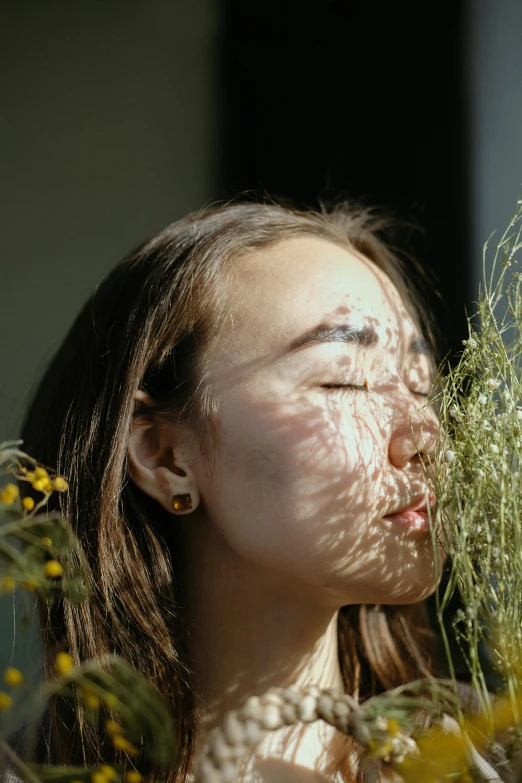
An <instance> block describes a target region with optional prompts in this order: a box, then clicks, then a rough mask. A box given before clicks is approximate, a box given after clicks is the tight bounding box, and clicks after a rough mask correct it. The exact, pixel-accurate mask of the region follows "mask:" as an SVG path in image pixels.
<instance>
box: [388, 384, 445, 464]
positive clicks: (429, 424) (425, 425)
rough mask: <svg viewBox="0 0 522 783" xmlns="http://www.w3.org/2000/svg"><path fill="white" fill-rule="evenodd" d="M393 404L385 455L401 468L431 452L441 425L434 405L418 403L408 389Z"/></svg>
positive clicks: (421, 459)
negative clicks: (390, 430) (390, 428)
mask: <svg viewBox="0 0 522 783" xmlns="http://www.w3.org/2000/svg"><path fill="white" fill-rule="evenodd" d="M396 404H397V411H396V415H395V416H394V418H393V429H392V433H391V437H390V443H389V447H388V456H389V460H390V462H391V464H392V465H393V466H394V467H396V468H399V469H403V468H405V467H406V466H407V465H408V463H410V462H412V461H414V460H417V461H419V460H420V461H423V458H424V459H426V458H427V457H429V456H431V455H432V454H433V452H434V450H435V445H436V443H437V438H438V434H439V429H440V425H439V420H438V418H437V414H436V413H435V411H434V410H433V408H431V407H430V406H428V405H423V404H422V403H419V400H418V399H416V398H414V397H413V395H412V394H411V392H407V393H406V394H404V395H401V398H400V399H398V400H397V401H396Z"/></svg>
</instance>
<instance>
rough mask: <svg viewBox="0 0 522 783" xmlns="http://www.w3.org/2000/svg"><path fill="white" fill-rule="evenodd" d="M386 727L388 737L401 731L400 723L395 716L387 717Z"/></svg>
mask: <svg viewBox="0 0 522 783" xmlns="http://www.w3.org/2000/svg"><path fill="white" fill-rule="evenodd" d="M386 728H387V731H388V734H389V735H390V737H398V736H399V734H400V733H401V724H400V723H399V721H398V720H397V719H396V718H389V719H388V726H387V727H386Z"/></svg>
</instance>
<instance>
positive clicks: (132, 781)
mask: <svg viewBox="0 0 522 783" xmlns="http://www.w3.org/2000/svg"><path fill="white" fill-rule="evenodd" d="M141 781H142V777H141V775H140V773H139V772H138V770H136V769H129V771H128V772H126V773H125V783H141Z"/></svg>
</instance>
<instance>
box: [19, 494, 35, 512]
mask: <svg viewBox="0 0 522 783" xmlns="http://www.w3.org/2000/svg"><path fill="white" fill-rule="evenodd" d="M22 506H23V507H24V508H25V510H26V511H32V510H33V508H34V500H33V499H32V498H30V497H29V495H28V496H27V497H26V498H24V499H23V500H22Z"/></svg>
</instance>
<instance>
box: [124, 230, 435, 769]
mask: <svg viewBox="0 0 522 783" xmlns="http://www.w3.org/2000/svg"><path fill="white" fill-rule="evenodd" d="M227 297H228V300H229V305H228V312H229V313H230V315H229V318H228V320H227V322H226V323H225V324H224V326H223V328H221V329H220V330H219V332H218V333H217V334H216V336H215V337H214V339H213V340H212V341H211V343H210V344H209V345H208V346H207V347H206V349H205V351H204V355H203V357H202V361H203V363H204V365H205V367H206V369H207V370H208V371H209V378H210V383H211V384H212V388H213V391H214V393H215V394H216V395H217V399H218V403H219V404H218V412H217V416H216V421H215V428H216V449H215V453H214V454H213V459H212V461H211V463H210V462H209V460H208V459H207V458H206V457H205V456H203V449H202V448H201V444H200V443H199V441H198V437H197V435H196V434H195V433H194V432H192V431H191V430H190V429H188V428H187V427H186V426H185V425H183V426H182V425H179V424H169V425H165V423H164V422H162V423H161V424H160V423H159V422H155V421H154V420H148V421H142V422H137V424H136V426H135V427H134V429H133V431H132V433H131V435H130V438H129V450H128V452H129V461H130V464H131V469H132V472H131V478H132V480H133V481H135V482H136V484H138V486H140V488H141V489H142V490H143V491H145V492H147V493H148V494H149V495H151V496H152V497H153V498H155V499H156V500H157V501H158V503H160V504H161V505H162V506H163V507H164V508H165V509H167V510H168V511H169V512H171V513H172V514H173V520H172V523H173V525H175V526H177V530H176V536H177V547H178V552H177V554H178V555H181V557H179V560H181V561H182V562H183V563H184V568H185V571H184V578H185V581H186V611H187V617H188V620H189V622H188V635H189V644H190V649H191V653H192V656H193V659H194V661H195V663H194V668H195V672H196V676H197V681H198V699H199V709H200V715H201V724H200V729H199V735H198V743H199V744H201V742H203V740H204V736H205V732H206V731H207V730H208V729H209V728H211V727H212V726H214V725H217V724H219V723H220V721H221V719H222V716H223V715H224V713H225V712H226V711H227V710H229V709H232V708H237V707H239V706H240V705H241V704H242V703H243V701H244V700H245V698H246V697H247V696H248V695H251V694H258V695H259V694H262V693H263V692H264V691H265V690H266V689H267V688H269V687H271V686H274V685H278V686H286V685H289V684H292V683H297V684H303V683H312V682H313V683H317V684H319V685H320V686H321V687H342V679H341V674H340V670H339V664H338V660H337V635H336V622H337V614H338V610H339V608H340V607H341V606H344V605H346V604H350V603H356V604H359V603H369V604H375V603H386V604H393V603H398V604H407V603H413V602H417V601H421V600H422V599H424V598H425V597H426V596H427V595H429V594H430V593H431V592H432V591H433V590H434V588H435V584H436V582H435V575H434V553H433V548H432V542H431V536H430V534H429V533H425V532H422V531H419V530H415V529H411V528H405V527H403V526H400V525H398V524H396V523H393V522H390V521H388V520H383V517H384V516H385V515H387V514H390V513H393V512H394V511H397V510H399V509H401V508H405V507H407V506H411V505H412V504H413V503H415V502H418V501H419V500H421V499H422V498H423V496H425V492H426V478H425V474H424V471H423V465H422V460H423V459H424V458H425V457H427V456H428V455H429V454H430V453H432V451H433V448H434V445H435V441H436V437H437V432H438V422H437V417H436V415H435V413H434V411H433V410H432V409H431V408H429V407H427V406H426V404H425V403H426V400H425V398H424V397H423V396H421V393H422V394H425V393H427V392H429V391H430V384H431V369H432V368H431V363H430V359H429V357H428V356H426V355H423V354H411V355H410V354H409V353H408V348H409V346H410V343H411V341H412V340H413V339H414V338H415V337H418V336H419V334H418V330H417V327H416V326H415V324H414V322H413V320H412V318H411V316H410V315H409V314H408V312H407V310H406V309H405V306H404V304H403V302H402V300H401V298H400V295H399V294H398V292H397V290H396V289H395V287H394V286H393V284H392V283H391V281H390V280H389V278H388V277H387V276H386V275H385V274H384V273H383V272H381V271H380V270H379V269H378V268H377V267H376V266H375V265H374V264H372V263H371V262H370V261H369V260H367V259H366V258H364V257H362V256H360V255H359V254H357V253H355V252H352V251H350V250H348V249H345V248H343V247H340V246H337V245H335V244H332V243H330V242H327V241H325V240H322V239H319V238H315V237H309V236H303V237H298V238H292V239H287V240H283V241H280V242H278V243H277V244H274V245H272V246H270V247H268V248H266V249H263V250H260V251H257V252H252V253H249V254H245V255H244V256H242V257H241V258H238V259H235V261H234V264H233V270H232V274H231V276H230V280H229V284H228V288H227ZM319 324H329V325H334V326H339V325H341V324H350V325H355V326H357V327H366V328H369V329H371V330H372V331H373V332H374V334H375V336H376V341H375V344H374V345H370V346H361V345H358V344H355V343H353V342H346V341H340V340H339V339H337V340H335V341H331V342H327V343H324V342H322V343H317V342H314V343H309V344H304V345H302V346H301V347H299V348H297V349H295V350H293V351H290V352H289V351H288V346H289V345H290V344H291V343H292V342H293V341H294V340H296V339H297V338H299V337H301V336H302V335H303V334H305V333H306V332H307V331H308V330H310V329H312V328H314V327H316V326H317V325H319ZM332 384H336V385H337V387H335V388H333V387H331V385H332ZM339 384H343V386H341V387H340V388H338V386H339ZM347 384H357V385H358V386H359V387H364V388H357V389H353V388H347V387H346V385H347ZM137 396H138V398H140V397H143V393H142V392H138V395H137ZM419 451H421V452H422V453H421V454H419ZM186 492H190V493H191V496H192V500H193V509H192V510H191V511H189V512H186V513H184V514H178V515H176V514H175V512H174V511H173V508H172V505H171V502H172V496H173V495H175V494H177V493H186ZM176 517H177V518H176ZM319 723H320V722H318V723H317V724H310V725H309V726H306V727H304V728H300V729H299V731H295V730H288V729H285V730H283V729H282V730H280V732H276V733H274V734H273V735H272V736H271V737H269V738H268V740H267V741H266V742H265V741H264V742H263V743H262V744H261V746H260V747H259V751H258V756H259V757H263V758H264V759H265V761H259V762H258V764H259V765H260V766H258V772H259V773H260V774H261V776H262V777H263V776H264V775H266V776H267V779H270V780H274V779H278V778H277V774H278V773H277V770H276V769H274V767H271V768H270V769H269V771H268V772H266V770H265V768H264V767H263V766H262V765H263V764H271V763H272V764H273V763H276V764H277V762H274V761H273V760H274V759H279V760H280V763H284V764H286V765H287V767H285V771H284V774H283V777H281V779H285V780H290V779H294V778H292V777H291V776H290V777H289V774H290V773H289V771H288V764H289V763H290V767H291V768H292V769H294V772H295V770H297V769H299V770H300V772H301V773H302V776H301V777H299V779H300V780H320V779H321V778H320V777H314V775H317V774H318V773H317V772H315V773H312V772H310V775H311V777H310V776H309V777H306V774H307V773H305V770H309V771H310V770H319V769H321V768H322V767H321V765H322V760H324V758H326V757H325V755H324V754H325V752H326V751H327V749H328V747H329V746H330V744H331V743H332V742H333V734H332V732H331V731H330V730H329V729H328V728H325V727H324V725H323V726H322V727H320V726H319ZM285 731H286V733H287V736H286V739H288V740H289V741H291V742H294V741H295V742H294V745H295V746H294V747H293V751H292V753H291V754H290V756H288V755H285V753H286V752H285V751H283V750H282V749H281V747H280V746H279V745H278V741H279V739H280V738H279V739H275V737H276V735H278V736H279V735H280V734H283V733H284V732H285ZM290 758H291V762H289V761H288V759H290ZM270 759H272V761H270ZM285 759H286V761H285ZM296 779H297V778H296Z"/></svg>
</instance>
